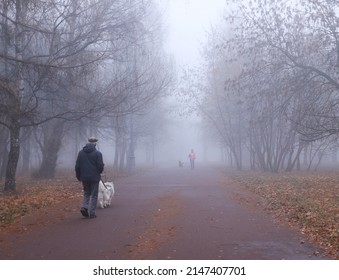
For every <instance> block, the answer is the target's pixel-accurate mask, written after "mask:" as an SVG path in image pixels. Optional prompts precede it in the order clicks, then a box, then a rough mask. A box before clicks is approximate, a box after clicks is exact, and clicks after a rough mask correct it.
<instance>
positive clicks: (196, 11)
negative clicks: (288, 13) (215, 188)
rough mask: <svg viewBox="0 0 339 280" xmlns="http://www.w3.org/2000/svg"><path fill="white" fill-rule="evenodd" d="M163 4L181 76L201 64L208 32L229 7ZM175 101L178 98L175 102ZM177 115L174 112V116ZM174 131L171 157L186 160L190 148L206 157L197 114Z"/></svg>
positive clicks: (212, 1) (202, 1)
mask: <svg viewBox="0 0 339 280" xmlns="http://www.w3.org/2000/svg"><path fill="white" fill-rule="evenodd" d="M159 1H160V3H161V4H162V6H163V11H164V18H165V25H166V27H167V28H168V35H169V37H168V38H167V42H166V47H167V50H168V51H169V52H170V54H171V56H172V57H173V58H174V60H175V64H176V71H177V73H178V75H179V76H180V71H181V69H182V68H186V67H191V66H198V65H199V64H200V62H201V56H200V48H201V44H204V43H205V41H206V32H207V31H209V30H210V27H211V26H213V25H215V24H216V23H217V22H218V20H220V18H221V16H222V11H223V10H224V8H225V7H226V3H225V0H208V1H207V0H159ZM174 102H175V101H174ZM172 117H173V118H176V117H177V116H176V115H175V114H174V115H173V116H172ZM178 122H180V124H179V123H178V125H176V126H175V130H173V131H171V133H170V135H171V136H170V137H171V139H170V140H171V142H170V143H167V144H166V145H165V146H166V147H167V149H168V150H169V151H170V157H172V158H171V159H170V160H171V161H172V162H175V160H182V161H187V154H188V152H189V150H190V149H191V148H194V149H195V150H196V152H197V156H198V158H197V159H198V160H202V158H203V150H204V148H203V144H202V143H201V133H200V130H199V125H198V123H199V119H197V117H196V116H190V117H183V118H180V119H179V120H178Z"/></svg>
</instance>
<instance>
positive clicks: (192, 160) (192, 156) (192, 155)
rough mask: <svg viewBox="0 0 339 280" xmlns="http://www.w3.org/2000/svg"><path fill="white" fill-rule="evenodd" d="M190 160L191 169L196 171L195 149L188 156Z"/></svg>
mask: <svg viewBox="0 0 339 280" xmlns="http://www.w3.org/2000/svg"><path fill="white" fill-rule="evenodd" d="M188 158H189V159H190V163H191V169H194V161H195V158H196V155H195V152H194V150H193V149H191V152H190V153H189V154H188Z"/></svg>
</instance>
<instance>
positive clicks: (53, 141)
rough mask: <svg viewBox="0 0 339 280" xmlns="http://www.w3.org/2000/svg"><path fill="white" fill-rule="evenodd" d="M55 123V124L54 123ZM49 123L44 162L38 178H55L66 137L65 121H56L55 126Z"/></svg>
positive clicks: (43, 155)
mask: <svg viewBox="0 0 339 280" xmlns="http://www.w3.org/2000/svg"><path fill="white" fill-rule="evenodd" d="M52 123H53V122H52ZM52 123H48V125H47V126H48V128H47V130H46V131H45V136H44V147H43V150H42V162H41V166H40V169H39V170H38V172H37V174H36V176H37V177H38V178H48V179H50V178H54V175H55V170H56V166H57V160H58V153H59V150H60V148H61V142H62V138H63V135H64V121H59V120H56V121H55V122H54V125H52Z"/></svg>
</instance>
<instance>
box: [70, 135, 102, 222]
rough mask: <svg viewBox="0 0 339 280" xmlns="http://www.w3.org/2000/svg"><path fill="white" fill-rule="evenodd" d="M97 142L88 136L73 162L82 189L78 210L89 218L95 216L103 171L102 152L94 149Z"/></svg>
mask: <svg viewBox="0 0 339 280" xmlns="http://www.w3.org/2000/svg"><path fill="white" fill-rule="evenodd" d="M97 142H98V139H97V138H95V137H90V138H88V143H87V144H86V145H85V146H84V147H83V148H82V150H81V151H80V152H79V154H78V157H77V160H76V163H75V175H76V178H77V179H78V180H79V181H81V182H82V186H83V189H84V193H83V199H82V206H81V210H80V212H81V214H82V215H83V216H84V217H89V218H96V214H95V210H96V207H97V201H98V189H99V181H100V174H101V173H102V172H103V171H104V162H103V159H102V154H101V152H99V151H98V150H97V149H96V143H97Z"/></svg>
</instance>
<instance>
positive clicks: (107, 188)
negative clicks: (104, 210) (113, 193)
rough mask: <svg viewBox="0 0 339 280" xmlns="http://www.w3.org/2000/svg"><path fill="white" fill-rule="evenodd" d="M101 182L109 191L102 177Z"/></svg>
mask: <svg viewBox="0 0 339 280" xmlns="http://www.w3.org/2000/svg"><path fill="white" fill-rule="evenodd" d="M100 181H101V182H102V183H103V185H104V187H105V189H106V190H108V188H107V187H106V184H105V183H104V181H103V180H102V178H101V177H100Z"/></svg>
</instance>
